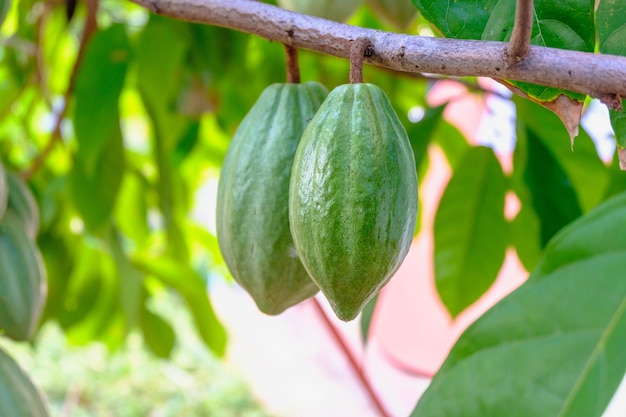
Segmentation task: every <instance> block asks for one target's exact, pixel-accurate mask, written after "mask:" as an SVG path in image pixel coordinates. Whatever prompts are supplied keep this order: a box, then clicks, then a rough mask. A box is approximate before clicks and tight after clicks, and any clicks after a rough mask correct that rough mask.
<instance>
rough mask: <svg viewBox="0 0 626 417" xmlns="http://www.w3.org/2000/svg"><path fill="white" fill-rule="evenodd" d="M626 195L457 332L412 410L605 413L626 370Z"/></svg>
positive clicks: (452, 416)
mask: <svg viewBox="0 0 626 417" xmlns="http://www.w3.org/2000/svg"><path fill="white" fill-rule="evenodd" d="M625 202H626V194H621V195H619V196H618V197H616V198H614V199H612V200H611V201H609V202H607V203H605V204H603V205H602V206H601V207H599V208H598V209H597V210H596V211H594V212H592V213H591V214H589V215H587V216H585V217H583V218H581V219H580V220H578V221H577V222H575V223H573V224H572V225H571V226H570V227H568V228H567V229H566V230H564V231H563V232H561V233H560V234H559V235H558V236H557V237H556V238H555V239H554V240H553V241H552V242H551V243H550V245H549V247H548V249H547V250H546V253H545V257H544V262H543V265H544V266H542V267H540V268H537V269H536V270H535V271H534V272H533V274H532V275H531V277H530V279H529V280H528V281H527V283H525V284H523V285H522V286H521V287H520V288H519V289H517V290H516V291H514V292H513V293H512V294H511V295H509V296H508V297H506V298H505V299H503V300H502V301H501V302H499V303H498V304H497V305H496V306H494V307H493V308H492V309H490V310H489V311H488V312H487V313H485V314H484V315H483V316H482V317H480V318H479V319H478V320H477V321H476V322H475V323H473V324H472V325H471V326H470V327H469V328H468V329H467V330H466V331H465V332H464V333H463V335H462V336H461V337H460V338H459V340H458V342H457V343H456V344H455V346H454V347H453V349H452V351H451V352H450V355H449V356H448V358H447V359H446V361H445V363H444V364H443V365H442V367H441V369H440V371H439V372H438V373H437V375H436V376H435V378H434V379H433V381H432V383H431V385H430V386H429V388H428V390H427V391H426V392H425V393H424V395H423V396H422V398H421V399H420V401H419V403H418V405H417V407H416V408H415V410H414V411H413V414H412V416H413V417H431V416H433V417H434V416H442V417H443V416H446V417H501V416H508V417H516V416H519V417H527V416H533V417H542V416H545V417H554V416H560V417H565V416H571V417H596V416H601V415H602V413H603V411H604V409H605V408H606V406H607V404H608V403H609V401H610V399H611V397H612V395H613V393H614V392H615V390H616V389H617V387H618V386H619V384H620V382H621V380H622V378H623V377H624V373H625V371H626V355H624V354H623V346H624V343H626V280H625V279H623V265H624V259H625V257H626V240H625V238H624V236H626V230H624V225H625V224H626V223H624V221H623V219H624V218H625V217H626V205H625ZM616 220H621V222H617V223H616V222H615V221H616ZM609 228H611V231H610V232H609V231H608V230H609ZM584 247H587V248H588V250H587V251H584V253H583V252H581V250H582V249H581V248H584ZM557 301H558V302H557Z"/></svg>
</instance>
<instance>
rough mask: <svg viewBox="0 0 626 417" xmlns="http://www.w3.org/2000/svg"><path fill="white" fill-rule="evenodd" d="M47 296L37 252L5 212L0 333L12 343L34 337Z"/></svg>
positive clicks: (0, 233) (0, 237)
mask: <svg viewBox="0 0 626 417" xmlns="http://www.w3.org/2000/svg"><path fill="white" fill-rule="evenodd" d="M46 294H47V281H46V270H45V268H44V266H43V260H42V257H41V253H40V252H39V249H38V248H37V246H36V245H35V243H34V242H33V241H32V240H31V239H29V238H28V237H27V236H26V232H25V231H24V228H23V226H22V222H21V220H20V218H19V217H18V216H17V214H15V213H14V212H13V210H12V209H8V210H7V212H6V213H5V215H4V218H3V219H2V222H0V331H3V332H4V335H6V336H8V337H10V338H12V339H14V340H29V339H31V338H32V336H33V335H34V333H35V330H36V329H37V325H38V324H39V319H40V318H41V313H42V310H43V306H44V303H45V299H46Z"/></svg>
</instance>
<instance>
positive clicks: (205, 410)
mask: <svg viewBox="0 0 626 417" xmlns="http://www.w3.org/2000/svg"><path fill="white" fill-rule="evenodd" d="M151 307H152V308H153V309H154V311H155V312H158V313H160V314H162V316H163V317H167V318H168V321H170V323H171V324H172V325H173V326H174V327H175V328H176V330H177V334H178V335H179V339H178V340H177V343H176V346H175V348H174V350H173V352H172V355H171V359H170V360H163V359H159V358H157V357H156V356H154V355H153V354H151V353H150V352H149V351H148V350H147V348H146V347H145V345H144V343H143V340H142V338H141V335H139V334H137V333H134V334H131V335H130V336H129V338H128V340H127V342H126V343H125V344H124V346H123V348H122V349H120V350H118V351H116V352H109V351H108V350H107V349H106V347H105V346H104V345H102V344H98V343H91V344H89V345H87V346H82V347H79V346H71V345H70V344H69V343H68V341H67V340H66V338H65V336H64V334H63V332H62V330H61V329H60V328H59V326H58V325H56V324H55V323H46V324H45V325H44V326H43V327H42V329H41V330H40V332H39V334H38V336H37V338H36V340H35V343H34V345H28V344H25V343H14V342H11V341H9V340H7V339H4V338H0V346H2V347H3V348H5V349H6V350H7V351H8V352H9V353H11V354H12V355H13V357H14V358H15V359H16V360H17V361H18V363H19V364H20V365H21V366H22V367H23V368H24V369H25V370H26V371H27V372H28V373H29V375H30V376H31V378H32V379H33V380H34V382H35V383H36V384H37V385H38V386H39V388H41V390H42V391H43V392H44V393H45V394H46V396H47V399H48V401H49V404H50V410H51V413H52V416H53V417H213V416H215V417H269V414H267V413H266V412H265V411H263V409H262V406H261V405H260V404H259V403H258V401H257V400H256V399H255V398H254V397H253V395H252V393H251V390H250V388H249V387H248V386H247V385H246V383H245V381H244V380H243V379H242V377H241V376H240V375H238V374H237V372H236V371H235V370H234V369H232V368H231V367H229V365H228V363H227V362H225V361H223V360H220V359H218V358H215V357H214V356H212V355H211V353H210V352H209V351H208V349H207V348H206V346H205V345H203V344H202V343H201V341H200V340H199V338H198V337H197V336H196V334H195V333H194V330H193V328H192V325H191V318H190V317H189V315H188V313H187V309H185V308H182V304H181V301H180V300H178V299H176V298H174V296H173V295H170V294H168V293H163V294H162V295H160V296H159V297H156V302H155V303H154V305H152V306H151Z"/></svg>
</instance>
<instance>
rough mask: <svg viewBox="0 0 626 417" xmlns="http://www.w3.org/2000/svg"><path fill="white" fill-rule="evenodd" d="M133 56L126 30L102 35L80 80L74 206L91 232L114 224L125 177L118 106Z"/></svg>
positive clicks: (89, 53) (93, 43)
mask: <svg viewBox="0 0 626 417" xmlns="http://www.w3.org/2000/svg"><path fill="white" fill-rule="evenodd" d="M129 55H130V47H129V44H128V39H127V37H126V32H125V28H124V26H123V25H113V26H111V27H109V28H108V29H106V30H104V31H102V32H98V33H97V34H96V35H94V37H93V39H92V41H91V42H90V44H89V47H88V49H87V52H86V53H85V59H84V61H83V65H81V69H80V72H79V74H78V77H77V80H76V89H75V94H76V106H75V111H74V126H75V131H76V138H77V140H78V144H79V146H78V152H77V154H76V157H75V159H74V169H73V171H72V174H71V187H72V197H73V200H74V204H75V205H76V208H77V209H78V211H79V212H80V214H81V216H82V218H83V220H84V222H85V225H86V226H87V228H89V229H91V230H97V229H99V228H101V227H102V226H103V225H104V224H105V223H106V222H107V221H108V220H109V217H110V215H111V212H112V211H113V207H114V205H115V198H116V196H117V191H118V189H119V186H120V183H121V179H122V174H123V172H124V157H123V145H122V133H121V130H120V121H119V109H118V100H119V95H120V92H121V89H122V86H123V84H124V79H125V74H126V67H127V62H128V60H129V58H130V57H129Z"/></svg>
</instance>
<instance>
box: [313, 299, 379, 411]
mask: <svg viewBox="0 0 626 417" xmlns="http://www.w3.org/2000/svg"><path fill="white" fill-rule="evenodd" d="M312 300H313V304H314V305H315V309H316V310H317V312H318V314H319V315H320V317H321V318H322V320H323V321H324V324H325V325H326V327H327V328H328V330H329V331H330V332H331V333H332V335H333V337H334V338H335V340H336V341H337V344H339V347H340V348H341V350H342V351H343V353H344V355H345V356H346V359H348V362H349V363H350V366H351V367H352V369H353V370H354V372H355V373H356V374H357V376H358V377H359V380H360V381H361V384H363V387H364V388H365V390H366V391H367V394H368V395H369V397H370V399H371V400H372V402H373V403H374V406H376V409H377V410H378V413H379V414H380V415H381V417H390V414H389V413H388V412H387V411H386V410H385V407H384V406H383V403H382V401H381V400H380V398H378V395H377V394H376V392H375V391H374V388H373V387H372V386H371V385H370V383H369V381H368V379H367V377H366V376H365V374H364V373H363V370H362V369H361V366H359V363H358V362H357V360H356V358H355V357H354V355H353V354H352V351H351V350H350V347H348V345H347V344H346V342H345V341H344V340H343V337H341V335H340V334H339V332H338V331H337V329H336V328H335V325H334V324H333V323H332V322H331V321H330V319H329V318H328V316H327V315H326V312H324V309H323V308H322V306H321V305H320V302H319V301H317V299H316V298H315V297H313V298H312Z"/></svg>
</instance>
